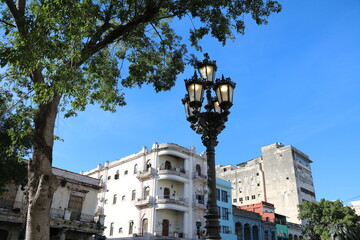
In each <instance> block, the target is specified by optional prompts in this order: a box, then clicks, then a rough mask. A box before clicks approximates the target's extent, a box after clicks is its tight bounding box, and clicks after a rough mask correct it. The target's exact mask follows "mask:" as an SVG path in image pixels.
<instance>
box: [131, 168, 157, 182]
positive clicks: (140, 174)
mask: <svg viewBox="0 0 360 240" xmlns="http://www.w3.org/2000/svg"><path fill="white" fill-rule="evenodd" d="M154 174H155V169H154V168H149V169H148V170H143V171H138V172H137V173H136V177H137V178H138V179H143V178H148V177H152V176H154Z"/></svg>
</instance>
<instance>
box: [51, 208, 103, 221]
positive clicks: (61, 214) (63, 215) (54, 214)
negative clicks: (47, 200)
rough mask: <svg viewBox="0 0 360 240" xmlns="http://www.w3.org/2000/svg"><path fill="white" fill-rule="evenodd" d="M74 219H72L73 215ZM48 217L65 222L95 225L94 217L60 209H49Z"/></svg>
mask: <svg viewBox="0 0 360 240" xmlns="http://www.w3.org/2000/svg"><path fill="white" fill-rule="evenodd" d="M74 214H75V215H76V217H74V216H75V215H74ZM50 217H51V218H54V219H65V220H76V221H80V222H88V223H95V222H96V220H98V218H99V217H97V219H95V215H91V214H85V213H79V212H73V211H72V210H71V209H68V208H66V209H61V208H51V209H50Z"/></svg>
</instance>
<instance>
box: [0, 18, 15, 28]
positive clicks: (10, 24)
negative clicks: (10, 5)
mask: <svg viewBox="0 0 360 240" xmlns="http://www.w3.org/2000/svg"><path fill="white" fill-rule="evenodd" d="M0 22H2V23H5V24H6V25H8V26H10V27H16V26H15V25H14V24H12V23H9V22H7V21H4V20H1V19H0Z"/></svg>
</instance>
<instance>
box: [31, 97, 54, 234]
mask: <svg viewBox="0 0 360 240" xmlns="http://www.w3.org/2000/svg"><path fill="white" fill-rule="evenodd" d="M59 101H60V96H55V97H54V99H53V100H52V101H51V102H49V103H47V104H40V105H39V108H38V111H37V113H36V115H35V118H34V124H35V139H34V153H33V158H32V160H31V161H30V162H29V171H28V194H29V204H28V212H27V222H26V240H48V239H49V238H50V207H51V199H52V196H53V193H54V191H55V190H56V187H57V179H56V177H55V176H54V174H53V173H52V152H53V145H54V127H55V119H56V116H57V108H58V105H59Z"/></svg>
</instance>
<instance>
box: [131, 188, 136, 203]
mask: <svg viewBox="0 0 360 240" xmlns="http://www.w3.org/2000/svg"><path fill="white" fill-rule="evenodd" d="M135 198H136V190H132V192H131V201H134V200H135Z"/></svg>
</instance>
